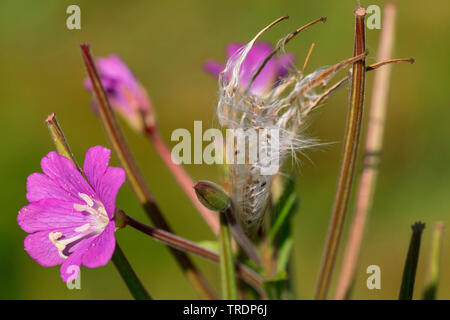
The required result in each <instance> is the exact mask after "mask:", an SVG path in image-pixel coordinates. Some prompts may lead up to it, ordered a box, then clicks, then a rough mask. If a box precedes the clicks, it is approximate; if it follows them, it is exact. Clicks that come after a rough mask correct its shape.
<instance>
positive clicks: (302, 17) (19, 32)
mask: <svg viewBox="0 0 450 320" xmlns="http://www.w3.org/2000/svg"><path fill="white" fill-rule="evenodd" d="M70 4H78V5H79V6H80V7H81V20H82V21H81V25H82V29H81V30H73V31H70V30H68V29H67V28H66V18H67V16H68V15H67V14H66V8H67V6H68V5H70ZM361 4H362V5H366V6H368V5H370V4H378V5H380V6H383V4H384V1H374V0H373V1H361ZM397 4H398V19H397V35H396V42H395V50H394V56H395V57H411V56H412V57H414V58H415V59H416V63H415V64H414V65H407V64H402V65H396V66H394V68H393V72H392V85H391V95H390V103H389V111H388V120H387V132H386V140H385V141H386V146H385V149H384V152H383V158H382V165H381V173H380V179H379V185H378V189H377V196H376V201H375V207H374V211H373V212H372V215H371V218H370V223H369V225H368V228H367V232H366V238H365V242H364V246H363V253H362V259H361V266H360V268H359V271H358V278H357V283H356V287H355V294H354V297H355V298H357V299H396V298H397V295H398V289H399V286H400V279H401V273H402V269H403V263H404V259H405V257H406V251H407V247H408V242H409V237H410V225H411V224H412V223H413V222H414V221H416V220H422V221H424V222H426V223H427V229H426V230H425V234H424V238H423V243H422V251H421V256H420V265H419V269H418V275H417V281H416V284H417V286H416V297H420V295H421V288H422V286H423V278H424V273H425V270H426V260H427V258H428V255H429V252H430V250H429V248H430V238H431V230H432V226H433V224H434V223H435V222H436V221H439V220H442V221H445V222H448V221H449V219H448V217H449V212H450V201H449V195H450V165H449V164H450V135H449V124H448V123H449V116H450V108H449V107H450V106H449V90H448V86H449V84H450V74H449V72H448V71H449V70H450V66H449V64H450V60H449V59H448V53H449V48H450V44H449V43H448V39H449V38H450V2H449V1H446V0H440V1H433V2H427V1H406V0H405V1H397ZM356 5H357V1H354V0H351V1H350V0H346V1H335V0H322V1H307V0H293V1H261V0H259V1H235V0H229V1H199V0H198V1H175V0H166V1H128V2H125V1H108V2H106V1H76V2H73V1H66V0H58V1H56V0H54V1H49V0H46V1H31V0H30V1H24V0H20V1H10V0H2V2H1V4H0V33H1V44H0V45H1V50H0V70H1V72H0V73H1V78H0V103H1V108H0V118H1V126H0V137H1V140H0V141H1V148H0V150H1V151H0V152H1V156H0V167H1V168H2V170H0V179H1V185H0V197H1V204H2V206H3V208H2V213H1V214H0V284H1V285H0V298H9V299H18V298H20V299H86V298H87V299H122V298H124V299H128V298H131V296H130V294H129V293H128V291H127V289H126V287H125V285H124V283H123V282H122V280H121V279H120V277H119V275H118V273H117V271H116V270H115V269H114V267H113V266H112V265H111V264H108V265H107V266H106V267H102V268H98V269H86V268H83V269H82V273H81V275H82V278H81V286H82V289H81V290H68V289H67V288H66V285H65V284H64V283H63V282H62V281H61V279H60V277H59V268H58V267H55V268H43V267H41V266H39V265H38V264H37V263H36V262H35V261H34V260H32V259H31V258H30V257H29V256H28V255H27V253H26V252H25V251H24V250H23V239H24V237H25V233H24V232H23V231H22V230H21V229H20V228H19V227H18V225H17V223H16V216H17V212H18V210H19V209H20V208H21V207H22V206H23V205H25V204H26V199H25V181H26V178H27V176H28V175H29V174H30V173H32V172H36V171H40V167H39V162H40V159H41V158H42V157H43V156H44V155H45V154H46V153H47V152H49V151H50V150H52V148H53V146H52V143H51V141H50V138H49V135H48V132H47V129H46V127H45V125H44V119H45V118H46V116H47V115H48V114H49V113H51V112H56V113H57V116H58V119H59V121H60V123H61V125H62V127H63V129H64V131H65V134H66V136H67V138H68V140H69V142H70V144H71V147H72V149H73V151H74V153H75V154H76V156H77V158H78V159H79V160H80V161H82V159H83V158H84V153H85V151H86V150H87V149H88V148H89V147H90V146H93V145H96V144H102V145H106V144H107V142H106V139H105V137H104V135H103V132H102V129H101V127H100V124H99V121H98V119H97V118H96V116H95V115H94V114H93V113H92V112H91V108H90V96H89V94H88V93H87V92H86V91H85V90H84V89H83V87H82V84H81V83H82V80H83V78H84V77H85V70H84V68H83V64H82V59H81V55H80V50H79V49H78V44H79V43H82V42H89V43H91V45H92V50H93V52H94V54H95V55H96V56H104V55H108V54H110V53H117V54H119V55H120V56H121V57H122V58H123V59H124V60H125V61H126V63H127V64H128V65H129V66H130V67H131V68H132V69H133V70H134V72H135V73H136V75H137V77H138V78H139V79H140V81H141V82H142V83H143V84H144V86H145V87H146V88H147V89H148V91H149V93H150V95H151V98H152V100H153V103H154V106H155V108H156V112H157V115H158V124H159V126H160V128H161V132H162V135H163V137H164V139H165V140H166V141H167V142H168V143H169V144H170V145H171V146H173V145H174V144H173V143H171V142H170V134H171V132H172V131H173V130H174V129H176V128H187V129H189V130H192V129H193V121H194V120H202V121H203V123H204V125H203V126H204V128H206V127H215V126H217V120H216V117H215V112H214V108H215V104H216V99H217V95H216V93H217V83H216V81H215V79H213V78H212V77H211V76H209V75H207V74H205V73H204V72H203V69H202V64H203V62H204V61H205V60H206V59H210V58H213V59H217V60H224V59H225V46H226V45H227V43H229V42H231V41H242V42H245V41H248V40H249V39H250V38H252V37H253V35H254V34H255V33H256V32H257V31H258V30H260V29H261V28H262V27H263V26H265V25H266V24H267V23H269V22H271V21H272V20H274V19H275V18H277V17H279V16H281V15H284V14H289V15H290V17H291V18H290V19H289V20H288V21H287V22H285V23H282V24H280V25H279V26H277V27H276V28H274V29H272V30H271V31H270V32H268V33H267V34H266V35H265V36H264V39H265V40H268V41H271V42H273V43H275V42H276V41H277V40H278V39H279V38H280V37H281V36H282V35H284V34H286V33H287V32H289V31H291V30H292V29H294V28H296V27H298V26H299V25H303V24H304V23H306V22H308V21H310V20H312V19H315V18H318V17H321V16H327V17H328V22H327V23H326V24H320V25H317V26H315V27H313V28H312V29H311V30H309V31H307V32H305V33H303V34H301V35H300V36H299V37H298V38H297V39H296V40H295V41H292V42H291V43H290V44H289V46H288V50H289V51H290V52H293V53H295V54H296V56H297V62H298V64H302V63H303V59H304V58H305V56H306V53H307V51H308V48H309V46H310V44H311V42H315V43H316V48H315V50H314V52H313V54H312V57H311V60H310V63H309V66H308V70H309V71H312V70H313V69H314V68H316V67H319V66H323V65H330V64H333V63H335V62H337V61H340V60H341V59H343V58H347V57H349V56H350V55H351V54H352V42H353V14H352V10H353V9H354V7H355V6H356ZM379 35H380V31H379V30H368V32H367V42H368V48H369V50H370V53H369V58H368V61H369V62H374V61H375V54H376V49H377V44H378V37H379ZM372 79H373V75H372V74H369V75H368V81H367V88H368V92H367V94H366V98H367V101H369V99H370V96H371V84H372ZM346 100H347V91H346V90H345V89H344V90H342V91H341V92H339V93H338V94H337V95H336V96H334V97H333V98H332V99H331V100H330V101H329V102H328V104H327V105H326V106H325V107H323V108H321V110H320V111H319V112H318V113H316V114H315V116H314V119H313V122H312V123H311V125H310V127H309V133H310V134H311V135H312V136H314V137H317V138H320V139H321V140H322V141H326V142H336V143H334V144H331V145H329V146H326V147H323V148H321V149H319V151H320V152H318V151H312V152H310V153H309V154H308V155H309V157H310V159H311V160H308V159H306V158H302V160H303V161H302V163H301V165H300V166H299V167H297V168H296V172H297V173H296V174H297V175H298V176H299V179H298V181H299V184H298V192H299V194H300V196H301V206H300V209H299V212H298V214H297V215H296V216H295V225H294V230H295V271H296V275H295V283H296V289H297V292H298V297H299V298H301V299H310V298H312V293H313V289H314V284H315V281H316V278H317V272H318V267H319V262H320V258H321V254H322V249H323V245H324V238H325V234H326V231H327V227H328V220H329V214H330V209H331V205H332V201H333V194H334V191H335V187H336V178H337V167H338V164H339V157H340V152H341V143H340V141H341V139H342V136H343V129H344V122H345V116H346V111H347V102H346ZM124 130H125V133H126V136H127V138H128V141H129V142H130V144H131V146H132V150H133V152H134V154H135V156H136V158H137V159H138V162H139V165H140V166H141V167H142V170H143V172H144V173H145V176H146V178H147V180H148V183H149V185H150V187H151V190H152V192H153V193H154V196H155V198H156V199H157V201H158V203H159V205H160V206H161V208H162V210H163V212H164V214H165V215H166V216H167V218H168V220H169V221H170V223H171V224H172V225H173V228H174V229H175V230H176V232H177V233H179V234H180V235H182V236H185V237H187V238H189V239H193V240H195V241H201V240H205V239H212V234H211V233H210V232H209V231H208V229H207V227H206V225H205V224H204V223H203V221H202V220H201V218H200V217H199V215H198V214H197V212H196V211H195V209H194V207H193V206H192V205H191V204H190V202H189V201H188V199H187V198H186V197H185V196H184V194H183V193H181V192H180V189H179V188H178V186H177V184H176V183H175V181H174V179H173V178H172V177H171V176H170V175H169V173H168V171H167V170H166V168H165V166H164V164H163V163H162V162H161V161H160V159H159V157H158V155H157V154H156V153H155V151H154V149H153V148H152V146H151V145H150V144H149V143H148V142H147V141H146V139H145V138H143V137H140V136H138V135H136V134H135V133H134V132H133V131H132V130H130V129H129V128H126V127H125V126H124ZM114 161H115V160H114ZM116 164H117V163H116ZM187 170H188V171H189V172H190V173H191V175H192V177H193V178H194V179H196V180H198V179H210V180H214V181H217V180H218V179H219V176H220V174H219V170H218V169H217V168H215V167H212V166H207V165H191V166H188V167H187ZM118 204H119V205H120V207H122V208H125V209H126V210H127V211H128V212H129V213H130V214H132V215H133V216H134V217H136V218H138V219H140V220H141V221H143V222H146V218H145V215H144V214H143V212H142V210H141V209H140V207H139V205H138V204H137V202H136V200H135V198H134V196H133V194H132V192H131V190H130V188H129V186H128V185H126V186H125V187H124V188H122V190H121V192H120V194H119V197H118ZM347 221H348V220H347ZM117 238H118V239H119V240H120V242H121V246H122V248H123V249H124V251H125V252H126V254H127V256H128V258H129V260H130V262H131V263H132V265H133V266H134V267H135V269H136V271H137V273H138V274H139V276H140V277H141V278H142V280H143V282H144V283H145V285H146V286H147V287H148V289H149V291H150V292H151V294H152V295H153V296H154V297H155V298H158V299H186V298H197V295H196V293H195V292H194V291H193V289H192V288H191V287H190V286H189V285H188V283H187V281H186V279H185V278H184V277H183V275H182V273H181V271H180V269H179V268H178V266H177V265H176V264H175V262H174V260H173V258H172V257H171V256H170V254H169V253H168V250H167V249H166V248H165V247H164V246H163V245H161V244H159V243H157V242H155V241H153V240H152V239H150V238H149V237H147V236H144V235H142V234H139V233H138V232H136V231H134V230H131V229H125V230H122V231H120V232H118V233H117ZM448 238H449V237H448V236H447V237H446V239H448ZM195 260H196V262H198V264H199V265H200V267H201V268H202V270H204V272H205V274H206V275H207V277H208V278H209V279H210V280H211V282H212V283H214V284H215V286H216V288H217V289H218V282H219V277H218V268H217V266H215V265H213V264H211V263H209V262H205V261H202V260H200V259H195ZM371 264H376V265H379V266H380V267H381V286H382V288H381V290H373V291H370V290H368V289H367V288H366V285H365V283H366V278H367V276H366V274H365V269H366V267H367V266H368V265H371ZM449 267H450V247H449V245H448V241H445V242H444V253H443V260H442V277H441V285H440V288H439V298H442V299H449V298H450V272H449ZM336 275H337V273H335V277H334V278H335V280H336Z"/></svg>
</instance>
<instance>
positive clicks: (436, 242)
mask: <svg viewBox="0 0 450 320" xmlns="http://www.w3.org/2000/svg"><path fill="white" fill-rule="evenodd" d="M444 228H445V224H444V223H443V222H438V223H436V225H435V226H434V232H433V242H432V244H431V255H430V262H429V265H428V275H427V281H426V283H425V287H424V290H423V299H424V300H435V299H436V294H437V289H438V284H439V273H440V271H439V270H440V260H441V251H442V241H443V240H444Z"/></svg>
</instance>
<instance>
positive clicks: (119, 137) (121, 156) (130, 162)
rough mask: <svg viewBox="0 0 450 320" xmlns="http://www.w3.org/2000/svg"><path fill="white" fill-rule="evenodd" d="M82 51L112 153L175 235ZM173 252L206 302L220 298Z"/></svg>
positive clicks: (157, 219)
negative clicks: (206, 299)
mask: <svg viewBox="0 0 450 320" xmlns="http://www.w3.org/2000/svg"><path fill="white" fill-rule="evenodd" d="M80 48H81V52H82V55H83V60H84V63H85V66H86V70H87V73H88V75H89V78H90V80H91V82H92V86H93V91H94V95H95V97H96V100H97V104H98V107H99V113H100V119H101V122H102V124H103V128H104V130H105V133H106V136H107V137H108V140H109V142H110V144H111V146H112V149H113V150H114V151H115V153H116V155H117V158H118V160H119V162H120V164H121V166H122V167H123V168H124V169H125V171H126V173H127V178H128V181H129V182H130V185H131V187H132V189H133V191H134V193H135V194H136V196H137V198H138V200H139V202H140V203H141V205H142V207H143V208H144V210H145V212H146V213H147V215H148V216H149V218H150V219H151V220H152V221H153V223H154V224H155V225H156V226H157V227H158V228H161V229H164V230H167V231H171V230H172V229H171V228H170V226H169V224H168V222H167V221H166V219H165V218H164V216H163V215H162V213H161V211H160V209H159V207H158V205H157V204H156V202H155V200H154V198H153V195H152V194H151V192H150V189H149V188H148V186H147V184H146V183H145V180H144V178H143V176H142V174H141V172H140V171H139V169H138V166H137V164H136V161H135V160H134V158H133V156H132V154H131V151H130V149H129V147H128V144H127V143H126V141H125V137H124V136H123V133H122V131H121V130H120V127H119V123H118V121H117V119H116V117H115V115H114V112H113V110H112V108H111V105H110V104H109V101H108V98H107V95H106V93H105V90H104V88H103V85H102V83H101V81H100V77H99V75H98V72H97V69H96V67H95V63H94V59H93V58H92V55H91V53H90V49H89V45H88V44H82V45H80ZM171 252H172V254H173V255H174V256H175V258H176V260H177V261H178V263H179V264H180V266H181V268H182V270H183V272H184V273H185V274H186V276H187V278H188V279H189V281H190V282H191V284H192V285H193V286H194V287H195V288H196V289H197V291H198V292H199V293H200V294H201V295H202V296H204V297H206V298H209V299H214V298H215V297H216V295H215V294H214V291H213V290H212V289H211V287H210V286H209V284H208V283H207V282H206V279H205V278H204V277H203V276H202V275H201V273H200V271H199V270H198V269H197V267H196V266H195V265H194V264H193V262H192V261H191V260H190V259H189V257H188V256H187V255H186V254H185V253H183V252H179V251H176V250H173V249H172V250H171Z"/></svg>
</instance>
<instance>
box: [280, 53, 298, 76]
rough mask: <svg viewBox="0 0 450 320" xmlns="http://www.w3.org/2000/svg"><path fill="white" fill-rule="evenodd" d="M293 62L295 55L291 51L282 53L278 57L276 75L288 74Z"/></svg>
mask: <svg viewBox="0 0 450 320" xmlns="http://www.w3.org/2000/svg"><path fill="white" fill-rule="evenodd" d="M294 63H295V56H294V55H293V54H292V53H286V54H283V55H282V56H280V57H279V58H278V64H279V67H278V74H277V77H281V78H282V77H284V76H286V75H287V74H288V72H289V69H290V68H291V67H292V66H293V65H294Z"/></svg>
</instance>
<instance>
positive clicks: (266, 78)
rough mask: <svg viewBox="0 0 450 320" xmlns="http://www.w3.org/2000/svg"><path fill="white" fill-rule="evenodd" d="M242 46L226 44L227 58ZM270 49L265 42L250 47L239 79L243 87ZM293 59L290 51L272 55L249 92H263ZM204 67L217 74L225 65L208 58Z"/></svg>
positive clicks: (284, 73) (282, 73) (283, 72)
mask: <svg viewBox="0 0 450 320" xmlns="http://www.w3.org/2000/svg"><path fill="white" fill-rule="evenodd" d="M243 46H244V44H243V43H230V44H229V45H228V46H227V60H229V59H230V58H231V57H233V55H235V54H236V53H237V52H238V50H239V49H240V48H242V47H243ZM272 51H273V47H272V45H271V44H270V43H266V42H260V43H257V44H255V45H254V46H253V47H252V49H251V50H250V52H249V53H248V55H247V57H246V59H245V61H244V63H243V65H242V70H241V73H242V74H241V79H240V81H241V86H242V87H243V88H246V87H247V86H248V84H249V82H250V80H251V79H252V77H253V75H254V74H255V72H256V71H257V70H258V68H259V67H260V66H261V65H262V63H263V62H264V59H266V58H267V56H269V54H270V53H271V52H272ZM294 60H295V57H294V55H293V54H291V53H287V54H284V55H281V56H276V55H275V56H273V57H272V58H271V59H270V60H269V61H268V63H267V64H266V66H265V67H264V69H263V70H262V71H261V73H260V74H259V75H258V77H257V78H256V79H255V81H254V82H253V84H252V86H251V88H250V92H251V93H252V94H255V95H262V94H264V93H265V92H266V91H267V90H269V89H270V88H271V87H272V86H273V85H274V83H275V82H276V81H277V80H278V79H279V78H280V77H283V76H285V75H286V74H287V73H288V68H289V66H290V65H292V64H293V63H294ZM204 68H205V71H207V72H208V73H210V74H213V75H215V76H218V75H219V73H220V72H222V71H223V70H224V69H225V66H224V65H222V64H220V63H218V62H216V61H213V60H209V61H207V62H206V63H205V64H204Z"/></svg>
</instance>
